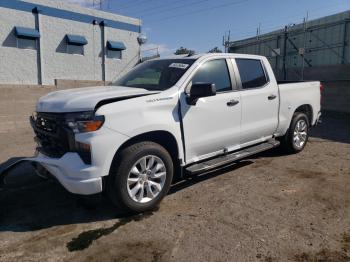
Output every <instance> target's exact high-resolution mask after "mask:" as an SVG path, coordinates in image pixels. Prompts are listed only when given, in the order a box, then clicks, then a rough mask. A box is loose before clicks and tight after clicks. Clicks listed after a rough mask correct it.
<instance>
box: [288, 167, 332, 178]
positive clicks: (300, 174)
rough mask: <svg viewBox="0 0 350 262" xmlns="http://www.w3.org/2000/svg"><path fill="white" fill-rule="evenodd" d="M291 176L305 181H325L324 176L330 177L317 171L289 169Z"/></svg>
mask: <svg viewBox="0 0 350 262" xmlns="http://www.w3.org/2000/svg"><path fill="white" fill-rule="evenodd" d="M287 171H288V173H289V174H291V175H293V176H296V177H297V178H302V179H303V178H305V179H318V180H324V179H325V178H324V176H329V174H327V173H324V172H321V171H316V170H307V169H296V168H287Z"/></svg>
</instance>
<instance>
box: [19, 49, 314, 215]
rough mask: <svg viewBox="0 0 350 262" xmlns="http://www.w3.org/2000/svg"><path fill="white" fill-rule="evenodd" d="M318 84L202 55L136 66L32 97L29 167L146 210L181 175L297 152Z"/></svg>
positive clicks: (265, 66)
mask: <svg viewBox="0 0 350 262" xmlns="http://www.w3.org/2000/svg"><path fill="white" fill-rule="evenodd" d="M320 114H321V113H320V82H317V81H313V82H286V83H280V82H277V81H276V79H275V76H274V73H273V71H272V68H271V66H270V64H269V62H268V60H267V59H266V58H265V57H262V56H256V55H246V54H203V55H193V56H188V57H180V58H179V57H174V58H162V59H155V60H150V61H146V62H143V63H141V64H139V65H137V66H136V67H134V68H133V69H132V70H130V71H129V72H127V73H126V74H125V75H124V76H122V77H121V78H119V79H118V80H117V81H116V82H113V83H112V84H111V85H110V86H99V87H89V88H79V89H71V90H63V91H57V92H53V93H49V94H48V95H46V96H43V97H41V98H40V99H39V101H38V103H37V107H36V112H35V114H34V115H33V116H32V117H31V119H30V121H31V125H32V127H33V129H34V132H35V135H36V136H35V140H36V141H37V143H38V147H37V154H36V156H34V157H32V158H27V159H26V160H28V161H32V162H34V163H37V164H39V165H36V166H41V167H43V168H44V169H45V170H47V171H48V172H49V173H50V174H51V175H52V176H53V177H55V178H56V179H57V180H58V181H59V182H60V183H61V184H62V185H63V186H64V187H65V188H66V189H67V190H68V191H70V192H72V193H75V194H81V195H91V194H96V193H100V192H102V191H105V192H106V193H107V195H108V196H109V197H110V198H111V200H112V201H113V203H114V204H116V205H117V206H118V207H120V208H122V209H126V210H130V211H133V212H143V211H146V210H149V209H152V208H154V207H155V206H156V205H157V204H158V203H159V202H160V201H161V200H162V198H163V197H164V196H165V195H166V194H167V192H168V190H169V188H170V186H171V183H172V181H173V178H174V177H175V173H176V174H177V175H178V174H179V175H180V176H185V175H189V174H197V173H201V172H207V171H210V170H213V169H217V168H220V167H223V166H226V165H228V164H231V163H232V162H235V161H237V160H239V159H242V158H245V157H248V156H250V155H252V154H256V153H259V152H262V151H264V150H268V149H271V148H273V147H276V146H279V145H280V144H281V146H283V147H284V148H285V149H286V150H287V151H288V152H290V153H297V152H300V151H302V150H303V149H304V147H305V145H306V143H307V141H308V135H309V128H310V127H311V126H313V125H315V124H316V123H317V121H318V119H319V117H320Z"/></svg>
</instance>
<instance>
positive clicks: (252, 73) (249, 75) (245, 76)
mask: <svg viewBox="0 0 350 262" xmlns="http://www.w3.org/2000/svg"><path fill="white" fill-rule="evenodd" d="M236 63H237V67H238V71H239V75H240V76H241V81H242V87H243V89H249V88H257V87H261V86H263V85H265V84H266V83H267V79H266V75H265V72H264V69H263V67H262V64H261V62H260V60H256V59H239V58H237V59H236Z"/></svg>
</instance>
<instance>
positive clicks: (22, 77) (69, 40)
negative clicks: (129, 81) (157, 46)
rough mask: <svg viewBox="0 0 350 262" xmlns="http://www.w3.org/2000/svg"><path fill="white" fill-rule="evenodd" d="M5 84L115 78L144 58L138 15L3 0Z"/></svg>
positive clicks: (43, 0) (47, 0)
mask: <svg viewBox="0 0 350 262" xmlns="http://www.w3.org/2000/svg"><path fill="white" fill-rule="evenodd" d="M0 21H1V26H0V84H43V85H52V84H54V82H55V79H68V80H95V81H98V80H101V81H111V80H113V79H115V78H116V77H117V76H118V75H119V74H120V73H122V72H124V71H125V70H128V69H129V68H131V67H133V66H134V65H135V64H136V63H137V62H138V61H139V59H140V44H139V42H138V40H139V38H138V37H139V36H140V29H141V21H140V20H138V19H134V18H130V17H125V16H120V15H115V14H111V13H106V12H102V11H99V10H94V9H88V8H82V7H80V6H77V5H72V4H66V3H63V2H60V1H51V0H24V1H17V0H0Z"/></svg>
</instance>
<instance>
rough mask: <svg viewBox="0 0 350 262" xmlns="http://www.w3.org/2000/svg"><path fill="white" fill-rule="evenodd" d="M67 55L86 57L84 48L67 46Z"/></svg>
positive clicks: (81, 46)
mask: <svg viewBox="0 0 350 262" xmlns="http://www.w3.org/2000/svg"><path fill="white" fill-rule="evenodd" d="M67 53H68V54H71V55H84V46H83V45H70V44H67Z"/></svg>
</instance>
